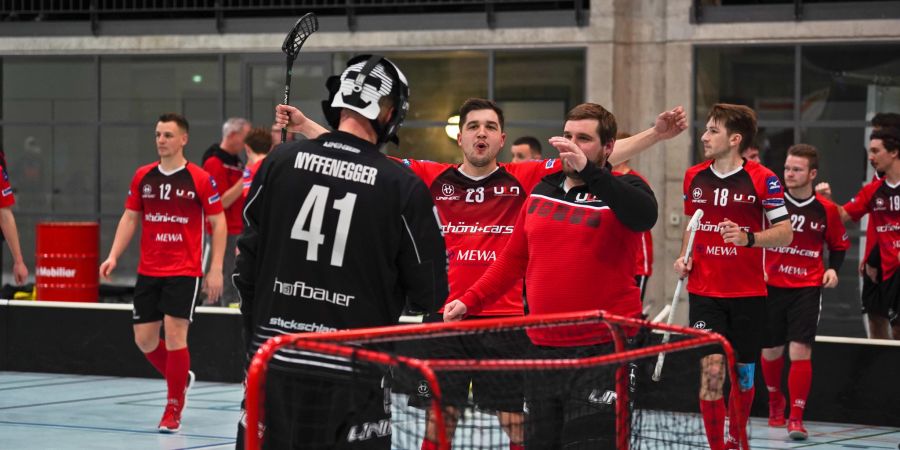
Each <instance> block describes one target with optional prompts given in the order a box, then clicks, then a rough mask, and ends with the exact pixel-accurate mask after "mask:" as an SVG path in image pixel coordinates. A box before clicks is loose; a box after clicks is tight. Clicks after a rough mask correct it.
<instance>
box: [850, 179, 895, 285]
mask: <svg viewBox="0 0 900 450" xmlns="http://www.w3.org/2000/svg"><path fill="white" fill-rule="evenodd" d="M844 210H845V211H847V214H849V215H850V217H852V218H853V220H859V219H861V218H862V216H864V215H866V213H869V214H870V215H869V223H870V224H872V226H873V227H875V236H876V239H877V242H875V244H877V245H878V249H879V253H880V255H881V271H882V279H883V280H887V279H889V278H891V276H893V275H894V272H895V271H896V270H897V267H898V266H900V261H898V260H897V254H898V252H900V183H898V184H896V185H893V186H892V185H891V184H890V183H888V182H887V179H886V178H881V179H879V180H876V181H873V182H871V183H869V184H867V185H865V186H863V188H862V189H860V191H859V193H857V194H856V197H853V199H852V200H850V201H849V202H847V204H846V205H844Z"/></svg>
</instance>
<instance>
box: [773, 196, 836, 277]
mask: <svg viewBox="0 0 900 450" xmlns="http://www.w3.org/2000/svg"><path fill="white" fill-rule="evenodd" d="M784 199H785V202H786V204H787V211H788V214H789V215H790V219H791V227H792V228H793V230H794V240H793V241H791V245H788V246H786V247H777V248H769V249H766V273H767V274H768V276H769V280H768V281H767V284H768V285H770V286H776V287H782V288H800V287H816V286H822V277H823V276H824V274H825V265H824V264H823V263H822V260H823V256H822V248H823V247H824V245H825V244H827V245H828V251H829V252H831V253H834V252H844V251H846V250H847V249H848V248H850V239H849V237H848V236H847V230H846V229H845V228H844V223H843V222H842V221H841V217H840V213H839V212H838V209H837V206H835V204H834V203H831V202H830V201H828V200H827V199H826V198H824V197H822V196H819V195H813V196H812V197H810V198H807V199H805V200H798V199H795V198H794V197H792V196H791V194H790V193H788V192H785V194H784Z"/></svg>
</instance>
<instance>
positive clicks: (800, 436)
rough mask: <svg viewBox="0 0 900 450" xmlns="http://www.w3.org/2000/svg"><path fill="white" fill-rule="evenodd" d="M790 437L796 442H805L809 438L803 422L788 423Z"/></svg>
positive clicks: (793, 421)
mask: <svg viewBox="0 0 900 450" xmlns="http://www.w3.org/2000/svg"><path fill="white" fill-rule="evenodd" d="M787 430H788V436H790V438H791V439H793V440H795V441H805V440H806V438H807V437H809V433H807V432H806V428H803V422H802V421H799V420H795V419H791V420H788V423H787Z"/></svg>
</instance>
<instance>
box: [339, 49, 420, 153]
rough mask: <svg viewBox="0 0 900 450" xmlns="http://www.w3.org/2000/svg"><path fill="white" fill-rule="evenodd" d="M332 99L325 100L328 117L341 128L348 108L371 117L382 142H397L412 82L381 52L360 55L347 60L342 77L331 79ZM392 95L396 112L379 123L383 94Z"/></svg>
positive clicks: (379, 142) (370, 119) (407, 108)
mask: <svg viewBox="0 0 900 450" xmlns="http://www.w3.org/2000/svg"><path fill="white" fill-rule="evenodd" d="M325 86H326V87H327V88H328V99H327V100H325V101H323V102H322V111H323V112H324V113H325V119H326V120H328V124H329V125H331V127H332V128H335V129H337V127H338V123H339V122H340V118H341V109H342V108H347V109H350V110H353V111H356V112H357V113H359V114H361V115H362V116H363V117H365V118H367V119H369V122H370V123H371V124H372V128H373V129H374V130H375V133H376V134H377V135H378V142H377V144H378V145H381V144H384V143H385V142H388V141H393V142H397V130H398V129H399V128H400V124H402V123H403V119H404V118H405V117H406V112H407V111H408V110H409V84H408V83H407V81H406V77H405V76H404V75H403V72H401V71H400V69H399V68H397V66H396V65H394V63H392V62H391V61H389V60H388V59H387V58H385V57H383V56H381V55H360V56H356V57H354V58H352V59H350V61H348V62H347V68H346V69H344V71H343V72H342V73H341V75H340V76H332V77H330V78H328V81H327V82H326V84H325ZM385 96H387V97H390V98H391V100H392V101H393V108H394V111H393V113H391V116H390V117H389V118H388V121H387V123H385V124H384V125H382V124H380V123H378V115H379V113H381V106H380V105H379V104H378V102H379V100H381V98H382V97H385Z"/></svg>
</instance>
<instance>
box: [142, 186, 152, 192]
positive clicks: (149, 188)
mask: <svg viewBox="0 0 900 450" xmlns="http://www.w3.org/2000/svg"><path fill="white" fill-rule="evenodd" d="M141 190H142V191H143V192H144V194H152V193H153V187H151V186H150V185H149V184H145V185H144V187H143V188H142V189H141Z"/></svg>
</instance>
